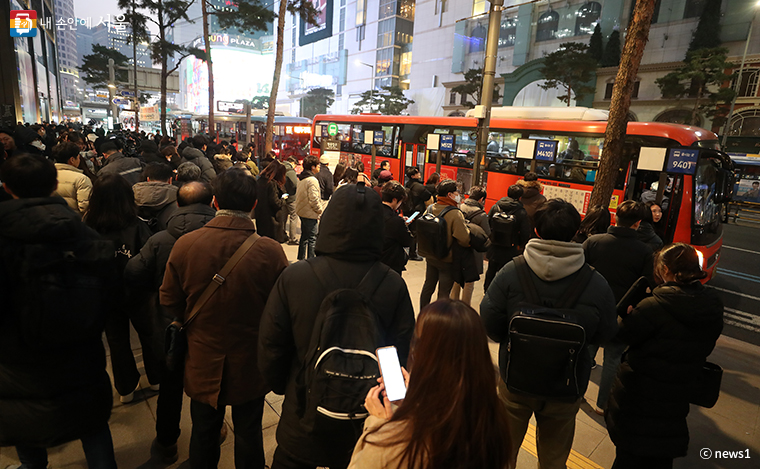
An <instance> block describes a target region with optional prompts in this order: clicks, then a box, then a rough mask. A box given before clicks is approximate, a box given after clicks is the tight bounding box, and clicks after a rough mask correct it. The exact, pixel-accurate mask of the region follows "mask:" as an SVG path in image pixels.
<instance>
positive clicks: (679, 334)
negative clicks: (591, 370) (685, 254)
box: [605, 281, 723, 458]
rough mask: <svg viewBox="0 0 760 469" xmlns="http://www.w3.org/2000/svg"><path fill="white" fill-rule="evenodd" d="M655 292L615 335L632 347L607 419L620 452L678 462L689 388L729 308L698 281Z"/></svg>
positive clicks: (684, 436)
mask: <svg viewBox="0 0 760 469" xmlns="http://www.w3.org/2000/svg"><path fill="white" fill-rule="evenodd" d="M652 295H653V296H652V297H649V298H646V299H644V300H642V301H641V302H640V303H639V304H638V305H637V306H636V308H634V310H633V311H632V312H631V314H629V315H627V316H626V317H624V318H623V319H622V321H621V324H620V331H619V332H618V335H617V338H618V339H619V340H621V341H623V342H624V343H626V344H628V346H629V347H628V350H627V352H626V353H625V355H623V362H622V364H621V365H620V368H619V369H618V375H617V378H616V379H615V382H614V384H613V386H612V392H611V394H610V400H609V402H608V404H607V412H606V413H605V420H606V422H607V430H608V431H609V434H610V438H611V439H612V441H613V442H614V443H615V446H616V447H617V448H618V449H620V450H625V451H628V452H635V453H636V454H640V455H642V456H651V457H667V458H676V457H681V456H686V452H687V448H688V444H689V430H688V427H687V423H686V416H687V415H688V413H689V392H688V391H689V389H691V388H692V387H693V386H695V380H696V378H697V376H698V375H699V373H700V370H701V368H702V365H703V364H704V363H705V360H706V358H707V357H708V356H709V355H710V353H712V350H713V348H714V347H715V342H716V341H717V340H718V337H720V333H721V331H722V330H723V304H722V302H721V300H720V298H718V296H717V295H716V294H715V293H714V292H713V291H712V290H709V289H707V288H705V287H704V286H703V285H702V284H700V283H699V281H695V282H693V283H690V284H686V285H683V284H673V283H666V284H663V285H660V286H658V287H656V288H655V289H654V290H653V291H652ZM653 429H656V431H652V430H653Z"/></svg>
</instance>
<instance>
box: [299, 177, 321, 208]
mask: <svg viewBox="0 0 760 469" xmlns="http://www.w3.org/2000/svg"><path fill="white" fill-rule="evenodd" d="M301 176H302V177H301V182H299V183H298V191H297V192H296V215H298V216H299V217H301V218H310V219H312V220H316V219H318V218H319V217H320V215H322V198H321V197H320V195H319V181H318V180H317V178H316V177H314V174H312V173H311V172H309V171H304V172H303V173H301Z"/></svg>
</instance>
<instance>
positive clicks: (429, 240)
mask: <svg viewBox="0 0 760 469" xmlns="http://www.w3.org/2000/svg"><path fill="white" fill-rule="evenodd" d="M451 210H459V209H458V208H457V207H452V206H448V207H446V208H444V209H443V210H441V213H439V214H438V215H437V216H436V215H433V214H432V213H426V214H424V215H422V216H421V217H419V218H418V219H417V249H418V251H419V252H422V253H423V254H428V255H429V254H432V255H433V256H435V257H437V258H438V259H443V258H444V257H446V256H448V255H449V251H450V250H451V246H449V227H448V224H447V223H446V219H445V218H444V216H445V215H446V214H447V213H449V212H450V211H451Z"/></svg>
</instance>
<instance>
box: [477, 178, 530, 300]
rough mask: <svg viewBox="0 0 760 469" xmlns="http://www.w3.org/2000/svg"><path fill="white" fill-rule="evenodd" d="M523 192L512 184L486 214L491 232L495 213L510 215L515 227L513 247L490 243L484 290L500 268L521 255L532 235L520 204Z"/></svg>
mask: <svg viewBox="0 0 760 469" xmlns="http://www.w3.org/2000/svg"><path fill="white" fill-rule="evenodd" d="M523 193H524V190H523V188H522V186H518V185H517V184H514V185H512V186H509V189H507V196H506V197H502V198H501V199H499V201H498V202H496V203H495V204H493V206H492V207H491V210H490V211H489V212H488V221H489V223H490V224H491V230H492V231H493V217H494V215H495V214H496V213H504V214H506V215H512V216H514V218H515V224H514V225H515V226H514V229H513V230H512V233H511V236H512V240H513V243H514V244H513V245H511V246H501V245H498V244H496V243H491V246H490V247H489V248H488V252H487V253H486V257H487V258H488V270H486V278H485V285H484V287H485V290H486V291H487V290H488V287H489V286H490V285H491V282H492V281H493V279H494V277H496V274H497V273H498V272H499V270H501V268H502V267H504V266H505V265H507V263H508V262H510V261H511V260H512V259H513V258H514V257H515V256H519V255H520V254H522V252H523V250H524V249H525V245H527V244H528V241H529V240H530V238H531V236H532V234H533V227H532V226H531V222H530V219H529V218H528V213H527V212H526V211H525V208H524V207H523V205H522V202H520V198H521V197H522V195H523Z"/></svg>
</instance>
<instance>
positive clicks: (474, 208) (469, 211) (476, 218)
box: [451, 186, 491, 306]
mask: <svg viewBox="0 0 760 469" xmlns="http://www.w3.org/2000/svg"><path fill="white" fill-rule="evenodd" d="M486 195H487V194H486V189H485V187H482V186H472V187H471V188H470V197H469V198H467V199H465V200H464V201H463V202H462V203H461V204H459V210H461V211H462V214H463V215H464V218H465V220H467V222H468V223H469V225H470V226H471V225H477V226H479V227H480V228H481V229H482V230H483V233H484V234H485V235H486V236H491V227H490V225H489V224H488V214H487V213H486V212H485V210H483V207H484V204H485V202H486ZM473 256H474V258H475V268H476V270H477V273H478V276H480V275H483V253H482V252H477V251H475V252H474V253H473ZM474 290H475V282H467V283H465V285H464V288H462V287H461V286H460V285H459V284H458V283H454V286H453V287H452V288H451V298H452V299H454V300H458V299H459V295H460V293H461V296H462V301H463V302H464V303H465V304H466V305H467V306H470V302H471V301H472V292H473V291H474Z"/></svg>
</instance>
